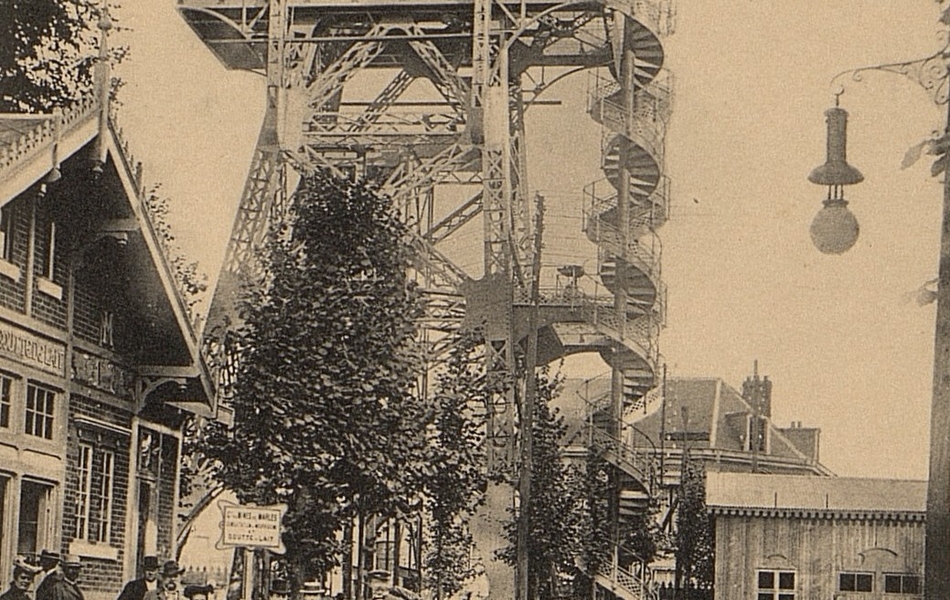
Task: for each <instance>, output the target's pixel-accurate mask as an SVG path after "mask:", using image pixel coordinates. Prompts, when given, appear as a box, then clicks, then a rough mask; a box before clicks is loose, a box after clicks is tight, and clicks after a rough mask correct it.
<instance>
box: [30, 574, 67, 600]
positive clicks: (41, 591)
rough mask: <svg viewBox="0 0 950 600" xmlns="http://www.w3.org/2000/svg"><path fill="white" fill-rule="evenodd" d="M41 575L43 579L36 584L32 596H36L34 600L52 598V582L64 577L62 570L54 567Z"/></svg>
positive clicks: (50, 599)
mask: <svg viewBox="0 0 950 600" xmlns="http://www.w3.org/2000/svg"><path fill="white" fill-rule="evenodd" d="M41 577H42V578H43V580H42V581H40V584H39V585H38V586H36V592H35V593H34V596H36V600H52V592H53V584H54V583H56V582H57V581H60V580H62V579H64V578H65V577H64V575H63V571H62V569H60V568H59V567H56V568H55V569H53V570H52V571H50V572H49V573H44V574H43V575H41Z"/></svg>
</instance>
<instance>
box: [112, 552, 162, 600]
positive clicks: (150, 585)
mask: <svg viewBox="0 0 950 600" xmlns="http://www.w3.org/2000/svg"><path fill="white" fill-rule="evenodd" d="M157 587H158V557H157V556H146V557H145V558H143V559H142V577H139V578H138V579H133V580H132V581H130V582H128V583H127V584H125V587H124V588H122V593H120V594H119V597H118V599H117V600H143V599H144V598H145V593H146V592H148V591H149V590H154V589H155V588H157Z"/></svg>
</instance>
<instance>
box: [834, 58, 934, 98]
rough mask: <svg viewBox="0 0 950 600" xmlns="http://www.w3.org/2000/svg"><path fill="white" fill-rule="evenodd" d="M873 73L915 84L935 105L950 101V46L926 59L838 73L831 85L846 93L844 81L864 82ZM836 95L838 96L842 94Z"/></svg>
mask: <svg viewBox="0 0 950 600" xmlns="http://www.w3.org/2000/svg"><path fill="white" fill-rule="evenodd" d="M872 71H883V72H887V73H897V74H898V75H903V76H904V77H906V78H908V79H910V80H911V81H913V82H915V83H916V84H917V85H919V86H920V87H922V88H923V89H924V91H926V92H927V93H928V94H929V95H930V98H931V100H933V102H934V103H935V104H938V105H943V104H947V102H948V99H950V89H948V82H950V77H948V75H950V46H947V47H945V48H944V49H943V50H940V51H939V52H937V53H936V54H933V55H931V56H928V57H926V58H922V59H918V60H914V61H910V62H901V63H889V64H883V65H873V66H870V67H861V68H859V69H850V70H847V71H842V72H841V73H838V74H837V75H835V76H834V77H832V79H831V84H832V85H833V86H834V85H836V84H837V86H838V89H839V90H841V91H844V83H845V82H844V80H845V79H846V78H848V77H850V79H851V81H859V82H860V81H864V76H865V74H867V73H869V72H872ZM841 91H839V92H838V93H836V94H835V95H836V96H839V95H840V94H841Z"/></svg>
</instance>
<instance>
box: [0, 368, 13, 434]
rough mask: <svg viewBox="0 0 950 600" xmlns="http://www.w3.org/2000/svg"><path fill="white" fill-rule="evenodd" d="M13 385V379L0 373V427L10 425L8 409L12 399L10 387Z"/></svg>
mask: <svg viewBox="0 0 950 600" xmlns="http://www.w3.org/2000/svg"><path fill="white" fill-rule="evenodd" d="M11 387H13V380H12V379H10V378H9V377H7V376H5V375H0V427H2V428H3V429H8V428H9V427H10V409H11V407H12V404H13V402H12V400H10V388H11Z"/></svg>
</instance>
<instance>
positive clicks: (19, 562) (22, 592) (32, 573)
mask: <svg viewBox="0 0 950 600" xmlns="http://www.w3.org/2000/svg"><path fill="white" fill-rule="evenodd" d="M42 570H43V569H41V568H40V567H34V566H33V565H31V564H29V563H27V562H26V559H25V558H23V557H22V556H17V557H16V559H14V561H13V581H12V582H10V589H9V590H7V591H6V592H4V593H3V594H2V595H0V600H32V598H30V594H29V593H28V592H27V590H29V589H30V586H31V585H33V578H34V577H36V574H37V573H39V572H40V571H42Z"/></svg>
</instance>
